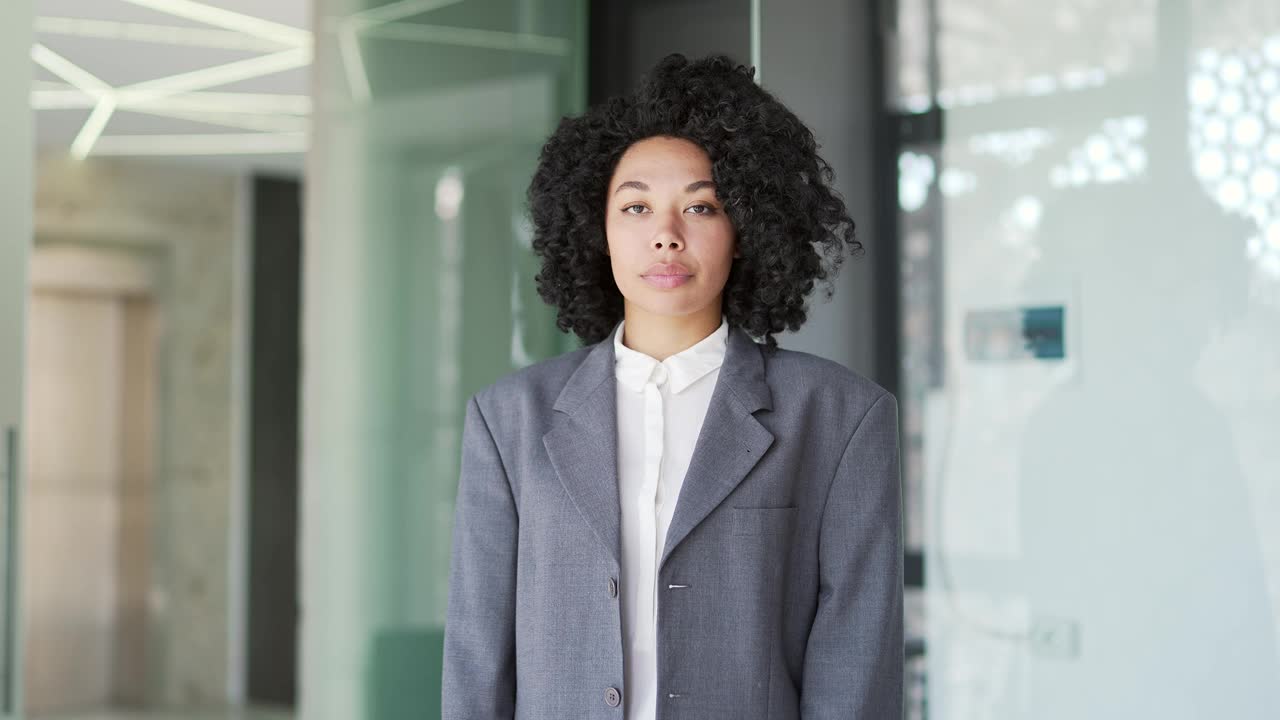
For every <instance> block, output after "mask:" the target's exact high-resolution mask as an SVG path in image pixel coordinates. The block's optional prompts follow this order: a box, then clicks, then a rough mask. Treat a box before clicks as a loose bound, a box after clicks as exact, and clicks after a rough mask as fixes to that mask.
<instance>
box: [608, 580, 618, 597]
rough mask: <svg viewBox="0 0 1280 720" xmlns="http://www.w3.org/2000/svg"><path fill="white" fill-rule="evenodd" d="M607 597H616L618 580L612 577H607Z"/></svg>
mask: <svg viewBox="0 0 1280 720" xmlns="http://www.w3.org/2000/svg"><path fill="white" fill-rule="evenodd" d="M609 597H611V598H616V597H618V581H617V580H614V579H613V578H609Z"/></svg>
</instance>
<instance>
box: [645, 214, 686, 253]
mask: <svg viewBox="0 0 1280 720" xmlns="http://www.w3.org/2000/svg"><path fill="white" fill-rule="evenodd" d="M653 249H654V250H667V249H671V250H683V249H684V235H683V234H682V233H681V232H680V224H679V221H678V220H667V221H666V222H664V223H662V225H661V226H660V227H659V228H658V231H657V232H656V233H654V235H653Z"/></svg>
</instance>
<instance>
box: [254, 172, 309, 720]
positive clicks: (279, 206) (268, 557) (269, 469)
mask: <svg viewBox="0 0 1280 720" xmlns="http://www.w3.org/2000/svg"><path fill="white" fill-rule="evenodd" d="M300 194H301V185H300V183H299V182H297V181H295V180H286V179H274V178H262V177H259V178H254V180H253V210H252V228H253V230H252V232H253V251H252V252H253V270H252V288H253V310H252V323H253V329H252V333H251V336H252V340H251V347H252V350H251V354H250V361H249V364H250V368H249V383H250V397H251V400H250V403H249V406H250V420H249V422H250V430H249V543H248V545H249V598H248V609H249V613H248V615H249V617H248V623H247V631H248V634H249V637H248V639H247V643H246V647H247V651H248V652H247V655H248V678H247V681H248V682H247V692H248V697H249V700H250V702H255V703H268V704H272V705H287V706H292V705H293V704H294V703H295V701H296V697H297V679H296V678H297V665H298V662H297V633H298V383H299V374H298V352H299V320H300V318H299V304H300V289H301V288H300V271H301V254H300V251H301V230H302V214H301V213H302V209H301V205H300V199H299V198H300Z"/></svg>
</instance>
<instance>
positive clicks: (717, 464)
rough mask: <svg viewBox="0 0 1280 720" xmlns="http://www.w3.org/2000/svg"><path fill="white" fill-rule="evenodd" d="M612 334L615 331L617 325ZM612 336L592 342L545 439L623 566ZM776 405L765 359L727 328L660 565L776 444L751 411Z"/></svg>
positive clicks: (590, 521)
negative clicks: (717, 368) (719, 360)
mask: <svg viewBox="0 0 1280 720" xmlns="http://www.w3.org/2000/svg"><path fill="white" fill-rule="evenodd" d="M613 332H617V328H616V327H615V328H614V331H613ZM614 361H615V358H614V352H613V333H610V334H609V337H607V338H605V339H604V340H602V341H600V342H598V343H596V344H595V346H594V347H592V349H591V351H590V352H588V353H587V357H586V358H585V359H584V360H583V361H582V363H581V364H580V365H578V367H577V369H576V370H574V372H573V374H572V375H570V376H569V380H568V381H567V382H566V383H565V385H564V388H563V389H561V391H560V394H559V396H557V398H556V402H555V405H554V406H553V407H554V409H555V410H556V411H558V412H559V413H560V414H559V415H557V416H556V418H555V421H554V422H553V426H552V428H551V430H549V431H548V432H547V433H546V434H545V435H543V436H542V443H543V446H544V447H546V449H547V455H548V457H549V458H550V459H551V464H552V466H553V467H554V468H555V470H556V474H557V475H559V476H560V482H561V484H562V485H564V489H565V492H566V493H568V495H569V497H570V498H571V499H572V501H573V504H574V506H575V507H576V508H577V509H578V512H579V513H580V514H581V515H582V519H583V520H584V521H585V522H586V523H587V525H588V526H589V527H590V528H591V530H592V532H594V533H595V535H596V537H597V538H598V539H599V540H600V543H601V544H602V545H604V546H605V548H606V549H608V551H609V553H610V554H611V555H612V557H613V559H614V562H615V563H617V564H618V566H619V567H620V566H621V558H622V542H621V510H620V504H619V501H618V417H617V379H616V377H615V375H614ZM761 409H764V410H772V409H773V397H772V394H771V393H770V391H769V385H768V383H767V382H765V377H764V358H763V356H762V354H761V350H760V348H759V346H758V345H757V344H756V342H755V341H754V340H752V339H751V336H750V335H748V334H747V333H746V331H745V330H743V329H741V328H738V327H730V328H729V338H728V345H727V347H726V349H725V356H724V362H723V364H722V365H721V366H720V374H719V376H718V378H717V379H716V386H715V388H714V389H713V390H712V392H711V402H710V405H708V407H707V415H706V418H705V419H704V420H703V423H702V428H701V430H700V431H699V433H698V439H697V441H695V443H694V448H693V457H692V458H691V459H690V462H689V470H688V472H687V473H686V474H685V479H684V484H683V486H682V487H681V489H680V497H679V499H678V500H677V502H676V509H675V513H674V515H673V516H672V518H671V526H670V527H669V528H668V529H667V537H666V544H665V546H664V548H663V551H662V558H661V560H660V561H659V564H658V567H659V568H661V567H662V564H663V563H665V562H666V560H667V556H669V555H670V554H671V551H672V550H674V549H675V547H676V546H677V545H679V544H680V541H682V540H684V538H685V537H686V536H687V535H688V534H689V533H690V532H691V531H692V530H693V528H694V527H696V526H697V525H698V523H700V522H702V520H703V519H704V518H706V517H707V515H709V514H710V513H711V511H712V510H714V509H715V508H716V506H717V505H719V504H720V502H721V501H723V500H724V499H725V497H727V496H728V495H729V493H730V492H732V491H733V489H734V488H735V487H737V486H738V484H739V483H741V482H742V480H743V478H745V477H746V476H747V473H749V472H751V469H752V468H754V467H755V466H756V463H758V462H759V461H760V458H761V456H763V455H764V453H765V451H766V450H768V449H769V446H770V445H772V444H773V440H774V437H773V433H771V432H769V431H768V430H767V429H765V427H764V426H763V425H761V424H760V421H759V420H756V418H755V416H754V415H753V414H752V413H754V412H755V411H757V410H761Z"/></svg>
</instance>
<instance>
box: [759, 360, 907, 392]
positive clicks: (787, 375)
mask: <svg viewBox="0 0 1280 720" xmlns="http://www.w3.org/2000/svg"><path fill="white" fill-rule="evenodd" d="M764 357H765V376H766V377H767V378H768V380H769V384H770V385H771V386H773V387H774V388H775V390H782V391H785V392H793V393H794V392H801V393H803V392H805V391H806V390H817V391H822V392H833V391H836V392H839V391H843V392H845V393H849V394H851V395H853V396H857V397H862V398H864V399H865V401H867V402H874V401H876V400H878V399H880V397H881V396H882V395H890V394H891V393H890V392H889V391H888V390H886V389H885V388H884V387H883V386H881V385H880V384H879V383H877V382H875V381H874V380H872V379H871V378H869V377H867V376H865V375H863V374H861V373H859V372H857V371H855V370H850V369H849V368H847V367H845V366H844V365H841V364H840V363H838V362H836V361H834V360H831V359H829V358H824V357H822V356H820V355H814V354H813V353H809V352H805V351H803V350H787V349H784V348H781V347H780V348H777V349H776V350H775V351H774V352H772V353H769V352H765V353H764Z"/></svg>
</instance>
